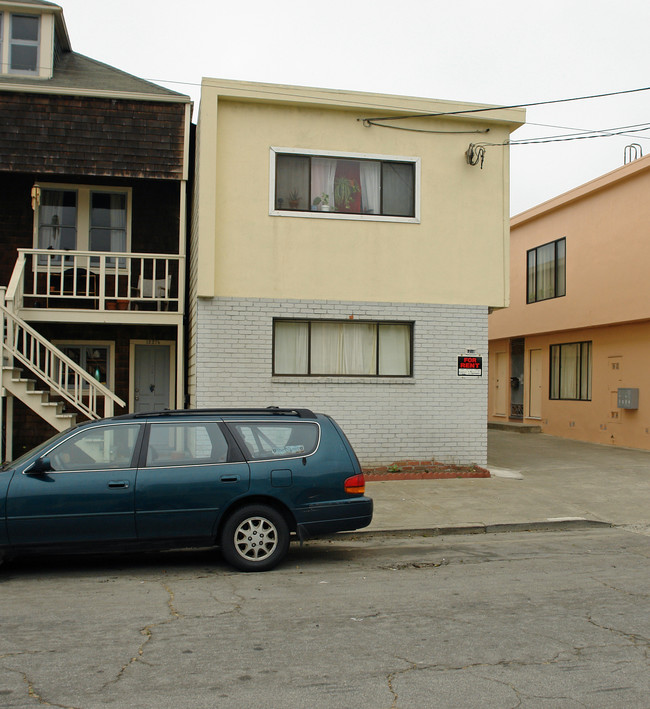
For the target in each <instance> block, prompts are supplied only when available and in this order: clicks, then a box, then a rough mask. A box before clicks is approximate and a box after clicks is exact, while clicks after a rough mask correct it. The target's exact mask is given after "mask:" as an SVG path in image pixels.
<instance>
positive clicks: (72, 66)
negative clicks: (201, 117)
mask: <svg viewBox="0 0 650 709" xmlns="http://www.w3.org/2000/svg"><path fill="white" fill-rule="evenodd" d="M32 1H33V2H36V0H32ZM0 91H27V92H31V93H47V94H50V93H55V94H73V95H88V96H104V97H116V98H118V97H121V98H125V97H127V96H128V97H129V98H136V99H137V98H140V99H143V100H153V101H156V100H158V101H179V102H184V103H185V102H187V103H189V102H190V100H191V99H190V97H189V96H186V95H184V94H180V93H178V92H176V91H171V90H170V89H165V88H163V87H162V86H158V85H157V84H154V83H152V82H150V81H146V80H145V79H140V78H139V77H137V76H133V74H128V73H127V72H125V71H121V70H120V69H116V68H115V67H113V66H110V65H108V64H103V63H102V62H99V61H97V60H96V59H91V58H90V57H86V56H84V55H83V54H78V53H77V52H63V53H62V54H61V56H60V58H59V60H58V61H57V63H56V66H55V67H54V74H53V76H52V78H51V79H37V80H34V79H28V80H26V79H25V77H23V76H12V75H3V76H0Z"/></svg>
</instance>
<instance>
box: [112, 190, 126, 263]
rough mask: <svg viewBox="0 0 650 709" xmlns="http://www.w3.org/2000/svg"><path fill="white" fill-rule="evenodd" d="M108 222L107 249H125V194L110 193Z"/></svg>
mask: <svg viewBox="0 0 650 709" xmlns="http://www.w3.org/2000/svg"><path fill="white" fill-rule="evenodd" d="M109 202H110V207H109V215H110V216H109V223H110V229H111V236H110V240H109V244H110V248H109V251H122V252H124V251H126V195H124V194H111V195H110V200H109Z"/></svg>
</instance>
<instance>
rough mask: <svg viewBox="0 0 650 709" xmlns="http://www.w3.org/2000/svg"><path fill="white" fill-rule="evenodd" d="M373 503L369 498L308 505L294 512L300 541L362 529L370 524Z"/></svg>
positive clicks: (354, 498)
mask: <svg viewBox="0 0 650 709" xmlns="http://www.w3.org/2000/svg"><path fill="white" fill-rule="evenodd" d="M372 511H373V503H372V500H371V499H370V498H369V497H353V498H350V499H349V500H341V501H338V502H328V503H323V504H316V505H309V506H308V507H304V508H302V509H300V510H296V522H297V523H298V532H299V535H300V538H301V539H307V538H310V537H317V536H320V535H323V534H333V533H334V532H346V531H352V530H354V529H362V528H363V527H367V526H368V525H369V524H370V522H372Z"/></svg>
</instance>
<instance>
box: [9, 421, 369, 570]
mask: <svg viewBox="0 0 650 709" xmlns="http://www.w3.org/2000/svg"><path fill="white" fill-rule="evenodd" d="M364 491H365V483H364V477H363V473H362V471H361V468H360V466H359V461H358V460H357V457H356V455H355V453H354V450H353V449H352V447H351V445H350V443H349V442H348V440H347V438H346V436H345V434H344V433H343V431H342V430H341V429H340V428H339V426H338V425H337V424H336V422H335V421H334V420H333V419H332V418H331V417H329V416H326V415H324V414H315V413H313V412H311V411H309V410H307V409H280V408H275V407H270V408H268V409H198V410H197V409H184V410H177V411H161V412H155V413H139V414H128V415H126V416H116V417H114V418H110V419H102V420H99V421H93V422H90V423H85V424H81V425H79V426H77V427H76V428H72V429H69V430H67V431H64V432H63V433H59V434H57V435H56V436H54V437H53V438H51V439H50V440H48V441H46V442H45V443H43V444H42V445H40V446H38V447H37V448H35V449H33V450H31V451H30V452H29V453H26V454H25V455H23V456H21V457H20V458H18V459H17V460H15V461H13V462H11V463H7V464H5V466H4V467H3V468H2V469H1V470H0V557H3V556H14V555H18V554H23V553H28V552H32V553H33V552H37V553H42V552H47V551H52V552H56V553H60V552H73V551H74V552H84V551H90V552H99V551H111V550H116V549H126V548H129V549H151V548H157V549H161V548H165V549H169V548H183V547H198V546H201V547H203V546H214V545H216V546H219V547H220V548H221V553H222V555H223V557H224V558H225V559H226V561H227V562H229V563H230V564H231V565H233V566H234V567H236V568H238V569H241V570H243V571H266V570H268V569H271V568H273V567H274V566H276V565H277V564H278V563H279V562H280V561H281V560H282V559H283V557H284V556H285V555H286V553H287V551H288V548H289V542H290V540H291V539H300V540H304V539H307V538H310V537H314V536H318V535H324V534H331V533H334V532H339V531H346V530H354V529H359V528H361V527H365V526H367V525H368V524H370V522H371V520H372V500H371V499H370V498H368V497H366V496H365V494H364Z"/></svg>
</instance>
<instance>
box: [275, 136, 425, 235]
mask: <svg viewBox="0 0 650 709" xmlns="http://www.w3.org/2000/svg"><path fill="white" fill-rule="evenodd" d="M271 162H272V165H271V168H272V180H271V183H272V192H273V193H272V196H271V201H272V204H271V213H272V214H283V215H286V214H296V213H298V214H299V215H301V216H304V215H306V214H307V215H309V216H316V217H327V218H331V217H335V218H336V217H339V218H340V217H342V216H343V217H345V218H354V219H371V220H378V219H380V220H381V219H385V220H392V221H417V217H418V181H419V160H417V159H414V158H393V157H390V158H389V157H386V156H376V157H375V156H366V155H364V156H360V155H350V154H348V155H344V156H343V155H342V156H338V155H332V154H330V153H325V152H321V153H313V154H304V153H299V152H296V151H289V149H282V148H277V149H275V148H274V149H272V151H271Z"/></svg>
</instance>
